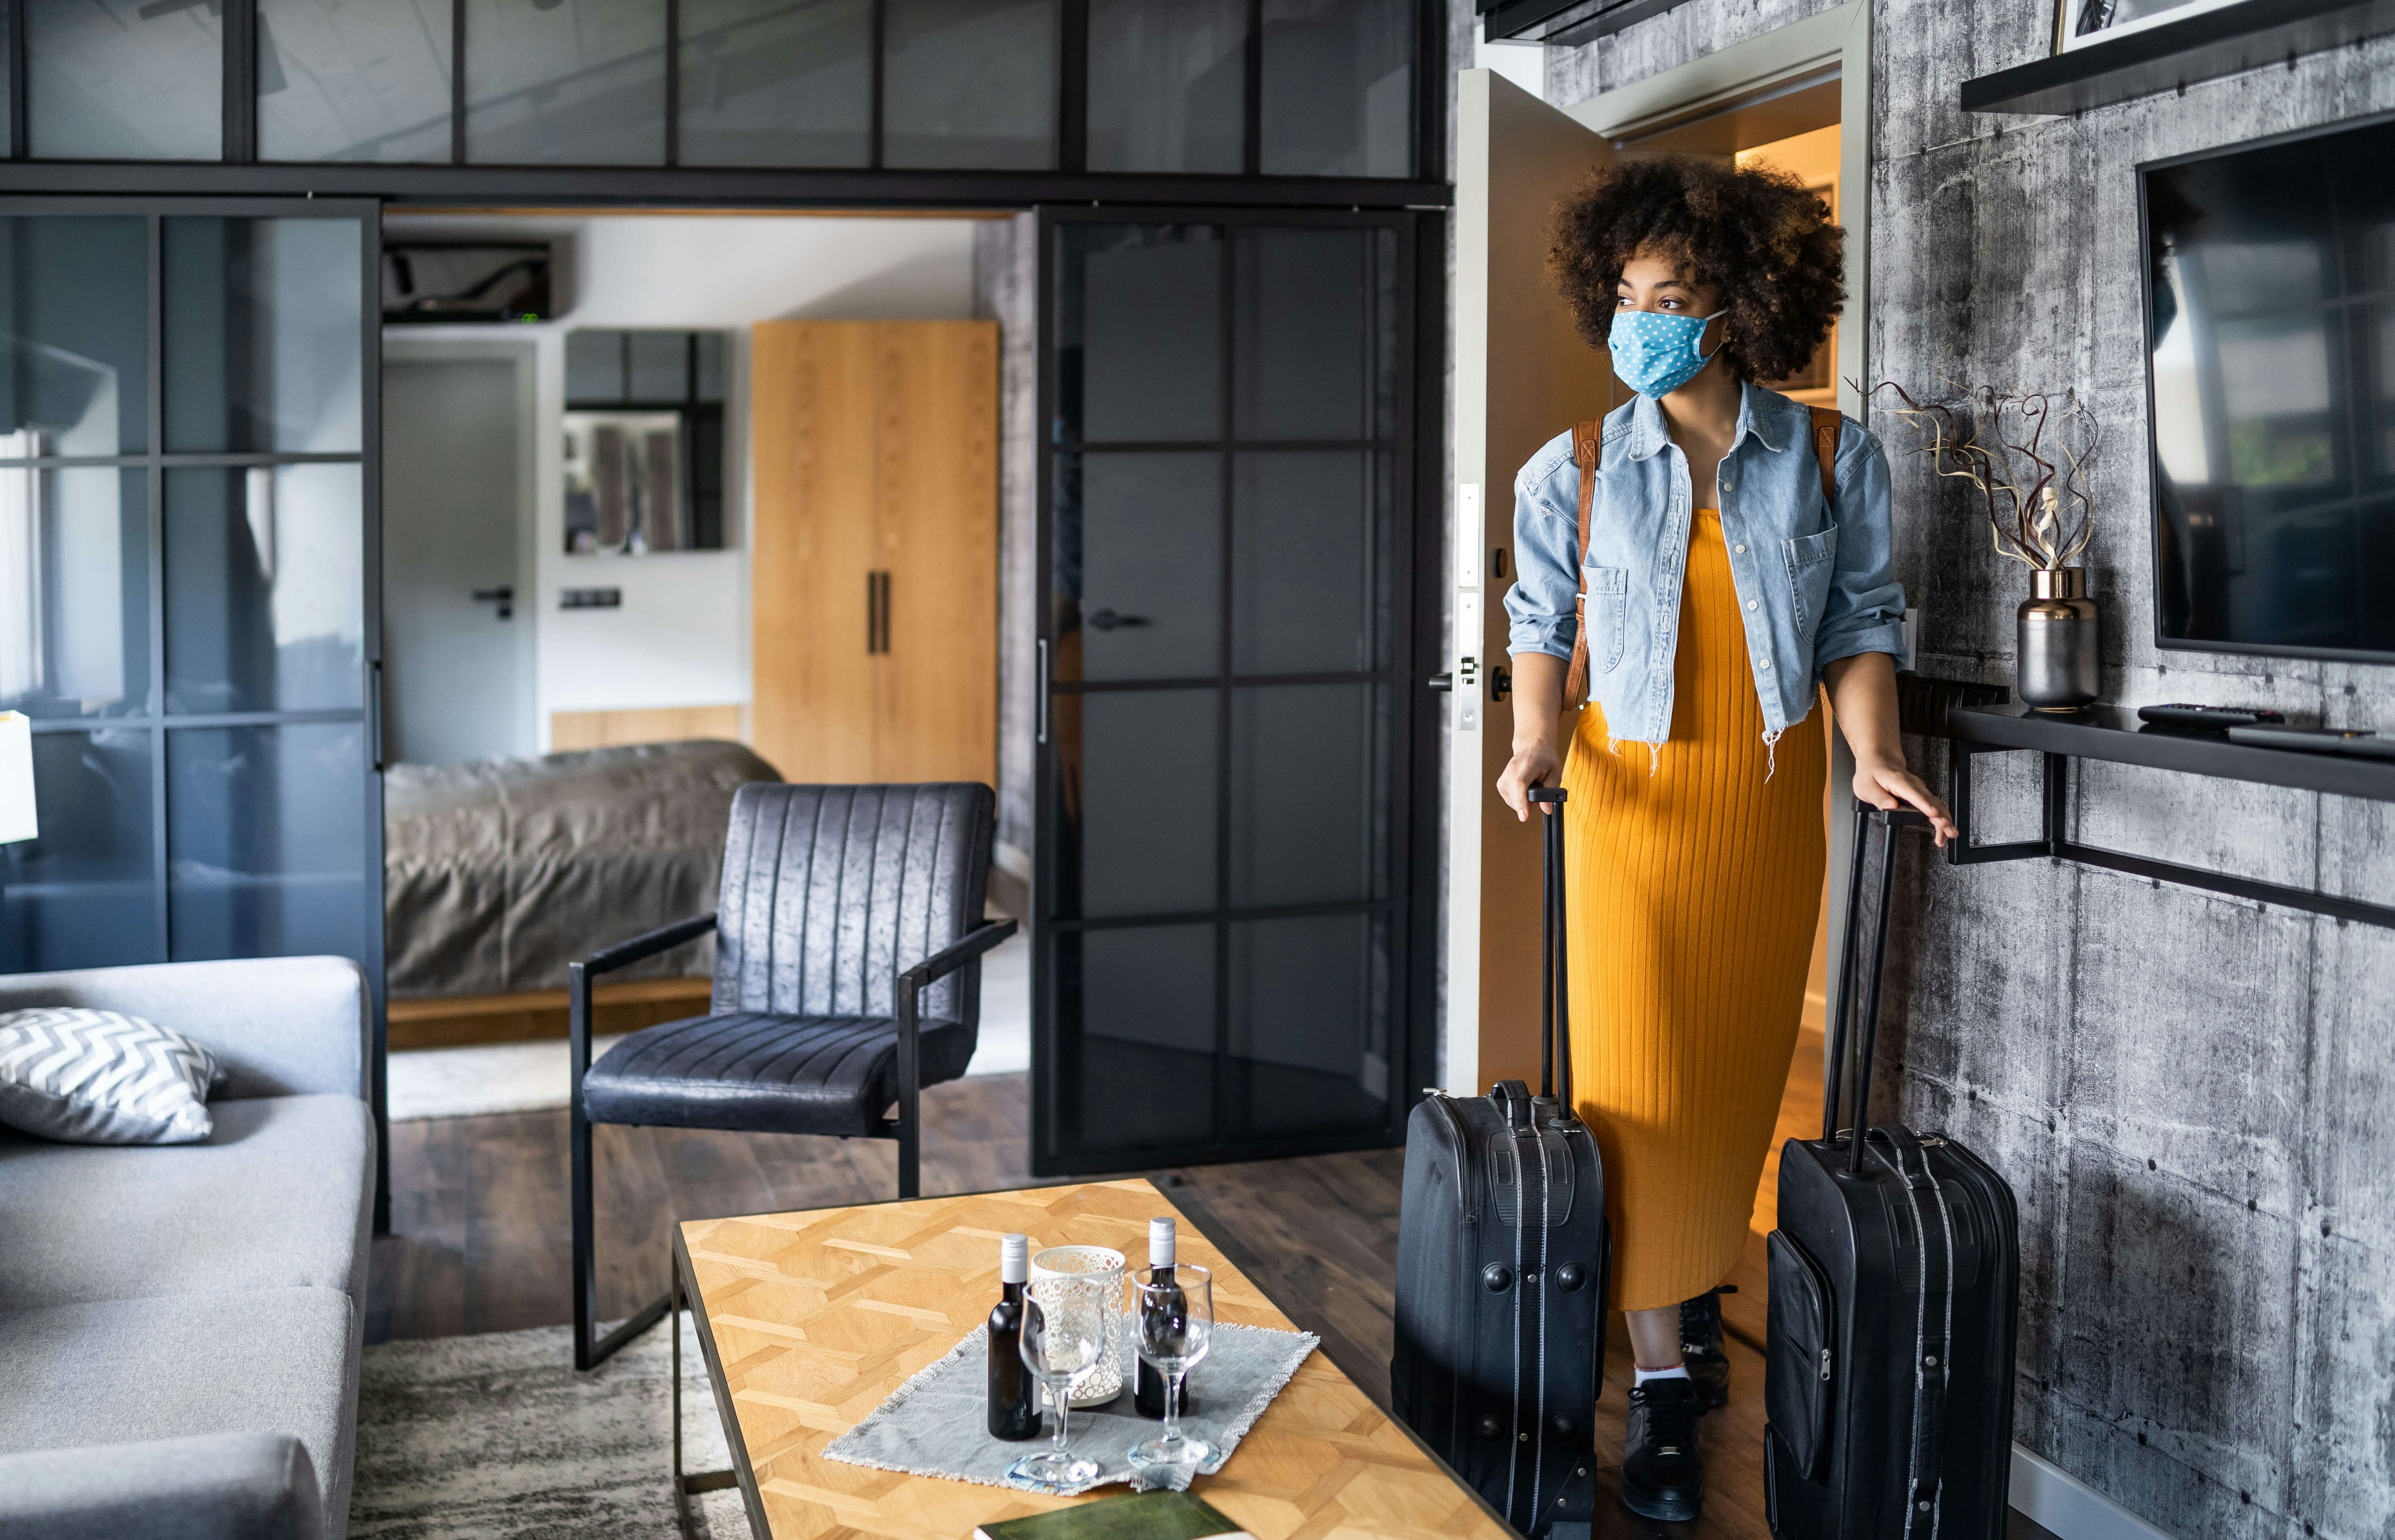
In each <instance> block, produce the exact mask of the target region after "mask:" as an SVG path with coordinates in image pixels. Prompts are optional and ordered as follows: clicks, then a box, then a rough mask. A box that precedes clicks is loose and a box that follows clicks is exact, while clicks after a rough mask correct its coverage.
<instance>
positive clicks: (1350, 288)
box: [1233, 229, 1397, 439]
mask: <svg viewBox="0 0 2395 1540" xmlns="http://www.w3.org/2000/svg"><path fill="white" fill-rule="evenodd" d="M1396 241H1397V238H1396V232H1395V231H1392V230H1271V229H1265V230H1243V231H1241V232H1239V233H1238V241H1237V254H1238V256H1237V264H1238V266H1237V284H1236V285H1234V286H1235V287H1236V288H1237V293H1238V308H1237V315H1236V317H1235V318H1234V333H1235V338H1236V340H1235V343H1234V351H1233V357H1234V359H1235V360H1236V364H1235V367H1236V369H1237V382H1236V384H1235V385H1234V386H1233V393H1234V394H1235V395H1237V397H1238V423H1239V436H1240V437H1241V438H1264V439H1353V438H1387V437H1390V436H1392V435H1394V434H1395V433H1396V372H1397V272H1396Z"/></svg>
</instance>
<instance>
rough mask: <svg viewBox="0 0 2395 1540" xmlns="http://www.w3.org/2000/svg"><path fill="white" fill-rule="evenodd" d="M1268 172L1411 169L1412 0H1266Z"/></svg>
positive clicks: (1405, 172) (1366, 173) (1399, 173)
mask: <svg viewBox="0 0 2395 1540" xmlns="http://www.w3.org/2000/svg"><path fill="white" fill-rule="evenodd" d="M1414 19H1415V12H1414V5H1413V0H1264V113H1263V116H1264V124H1263V134H1264V143H1263V145H1262V156H1261V159H1262V164H1263V167H1264V174H1265V175H1267V176H1279V177H1403V176H1409V175H1410V174H1411V173H1412V171H1413V133H1414Z"/></svg>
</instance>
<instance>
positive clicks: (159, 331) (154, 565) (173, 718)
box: [0, 196, 390, 1228]
mask: <svg viewBox="0 0 2395 1540" xmlns="http://www.w3.org/2000/svg"><path fill="white" fill-rule="evenodd" d="M195 216H196V217H199V218H218V219H355V220H356V221H357V223H358V233H359V240H358V245H359V259H360V260H359V269H358V285H359V286H358V295H359V303H358V309H359V312H360V313H359V337H358V346H359V349H360V350H361V352H360V355H359V384H360V392H361V395H360V401H359V406H358V411H359V422H358V435H359V436H358V447H357V449H356V450H355V451H354V452H343V453H337V454H294V453H286V452H277V451H271V450H258V451H226V452H208V453H178V452H173V451H169V450H168V449H167V448H166V422H165V413H166V388H165V285H166V273H165V261H164V256H165V252H164V246H165V221H166V220H168V219H185V218H192V217H195ZM0 217H23V218H39V217H72V218H82V219H91V218H109V217H114V218H119V219H143V220H144V221H145V222H146V223H147V225H148V233H149V271H148V277H147V285H148V296H147V307H148V316H147V320H146V325H147V328H148V338H149V343H148V346H149V351H148V356H147V360H146V364H145V367H146V368H147V370H148V373H149V378H148V381H147V384H146V387H145V389H146V394H147V399H146V403H145V405H144V411H145V414H146V419H147V420H146V425H145V429H144V443H145V445H147V447H146V448H145V449H144V450H143V451H142V452H140V453H138V454H119V455H42V456H27V457H11V458H6V459H0V467H5V468H6V469H8V470H12V471H13V470H34V471H51V470H72V469H76V468H84V467H96V468H102V469H106V468H117V469H120V470H128V471H143V472H144V473H145V481H146V483H147V493H148V499H149V506H148V510H147V511H148V543H147V545H146V546H145V548H144V559H145V560H146V561H147V562H148V564H149V572H150V582H149V594H148V609H147V624H148V627H149V638H148V644H147V651H146V654H145V658H146V667H147V670H148V673H149V680H148V682H147V694H148V699H147V700H146V701H145V702H144V704H143V708H142V710H140V711H139V712H138V713H133V714H128V715H122V716H104V717H97V716H79V717H35V718H34V719H33V732H35V733H36V734H40V735H44V736H46V735H49V734H85V735H88V734H91V733H95V732H140V733H142V734H144V735H146V736H147V737H148V738H149V740H150V808H149V812H150V837H151V852H150V858H151V882H152V886H153V890H154V892H155V893H156V896H157V906H158V908H157V944H156V951H157V960H158V961H159V962H161V963H164V962H167V961H169V960H171V959H172V958H173V956H174V930H173V921H172V919H171V909H172V905H171V903H170V902H169V899H170V896H171V887H170V883H169V878H170V875H171V873H170V870H169V855H168V852H169V850H170V848H171V846H172V840H171V828H170V824H169V815H168V810H167V790H168V785H167V770H166V739H167V737H168V735H169V734H172V733H176V732H180V731H186V730H191V729H195V728H210V727H214V728H224V727H280V726H300V725H308V724H360V725H362V726H363V727H364V732H365V751H366V766H365V768H366V774H365V776H364V777H363V781H364V786H363V790H362V794H363V796H364V809H363V819H364V833H365V843H364V849H363V851H362V853H361V857H360V858H361V860H362V862H363V866H362V868H361V873H362V875H361V883H360V885H361V886H362V888H363V889H364V913H363V914H362V915H361V917H360V922H359V932H360V936H361V938H362V940H363V943H364V946H363V949H364V952H365V954H366V955H364V957H361V958H359V959H358V963H359V966H361V967H363V968H364V970H365V974H366V982H367V987H368V989H369V990H370V991H371V994H372V1006H373V1010H372V1019H373V1025H372V1034H373V1035H372V1041H371V1042H370V1043H369V1045H368V1051H369V1053H370V1054H371V1055H372V1062H371V1063H370V1064H369V1066H368V1067H367V1079H368V1081H369V1082H371V1083H370V1085H369V1087H368V1091H369V1099H370V1100H371V1101H372V1103H373V1106H374V1116H375V1136H376V1143H377V1171H378V1172H383V1173H387V1172H388V1171H389V1170H390V1125H389V1122H388V1120H387V1116H386V1109H387V1103H386V1100H385V1095H384V1086H383V1072H382V1066H383V1055H384V1045H385V1035H384V1034H385V1030H386V1029H385V1024H384V999H383V891H382V862H383V825H382V776H381V774H380V772H381V770H382V767H383V730H382V716H383V713H382V478H381V477H380V476H379V475H377V474H375V473H373V472H374V471H375V469H376V468H377V467H378V466H379V465H380V464H381V463H382V370H381V358H382V315H381V312H380V310H379V309H378V307H377V303H376V296H377V294H379V293H380V284H381V277H380V273H381V269H382V235H381V228H382V226H381V211H380V208H379V206H377V205H376V204H374V203H372V202H370V201H361V200H354V199H336V198H318V199H315V200H312V201H309V200H298V201H295V200H292V199H289V198H274V199H227V198H191V199H180V200H175V201H172V202H168V201H166V200H162V199H158V198H141V199H117V198H27V197H7V196H0ZM325 464H333V465H356V466H358V467H360V468H361V471H362V473H361V475H360V478H359V483H360V485H359V498H360V505H361V511H362V513H363V516H364V531H363V535H362V539H361V548H360V561H359V566H360V578H361V580H362V582H363V584H364V591H363V592H362V593H361V595H360V604H361V611H360V618H361V623H362V626H363V629H364V659H363V666H362V668H361V676H362V677H361V679H360V686H361V690H362V698H361V699H360V701H359V703H358V705H357V707H356V708H355V709H353V710H289V711H280V710H260V711H209V712H184V711H171V710H168V709H167V705H166V581H167V573H166V551H165V541H166V530H165V484H166V472H167V471H174V470H183V469H199V470H210V469H214V470H228V469H245V468H248V467H253V466H257V467H271V466H283V465H325ZM377 1186H378V1190H377V1215H378V1218H377V1225H378V1227H381V1228H387V1227H382V1221H381V1218H380V1217H379V1216H380V1215H383V1214H384V1213H386V1212H387V1205H388V1203H389V1197H388V1189H387V1188H385V1187H383V1186H382V1184H380V1183H378V1184H377Z"/></svg>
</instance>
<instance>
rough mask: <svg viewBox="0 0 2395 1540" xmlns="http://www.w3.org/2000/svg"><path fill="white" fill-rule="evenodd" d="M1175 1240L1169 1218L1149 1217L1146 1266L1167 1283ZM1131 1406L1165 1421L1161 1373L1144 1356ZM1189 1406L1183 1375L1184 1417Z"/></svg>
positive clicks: (1147, 1415)
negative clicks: (1157, 1272) (1156, 1272)
mask: <svg viewBox="0 0 2395 1540" xmlns="http://www.w3.org/2000/svg"><path fill="white" fill-rule="evenodd" d="M1174 1239H1175V1237H1174V1231H1173V1225H1172V1221H1171V1220H1170V1219H1162V1218H1158V1219H1150V1220H1149V1221H1148V1222H1147V1265H1148V1266H1149V1267H1151V1268H1159V1269H1161V1270H1162V1274H1163V1277H1162V1279H1161V1280H1160V1281H1168V1282H1169V1281H1171V1276H1172V1268H1173V1255H1172V1254H1173V1242H1174ZM1133 1329H1134V1330H1136V1329H1137V1326H1136V1323H1134V1324H1133ZM1136 1347H1137V1345H1136V1344H1134V1345H1133V1348H1134V1351H1136ZM1131 1405H1132V1406H1134V1407H1136V1408H1137V1409H1138V1411H1139V1414H1140V1415H1141V1416H1143V1417H1153V1418H1155V1419H1156V1420H1157V1421H1158V1422H1162V1421H1163V1420H1164V1376H1163V1375H1162V1374H1158V1373H1157V1372H1156V1370H1155V1368H1154V1366H1153V1365H1151V1364H1150V1363H1149V1362H1148V1361H1147V1360H1145V1359H1141V1360H1140V1361H1139V1367H1138V1370H1137V1373H1136V1375H1135V1377H1134V1378H1133V1380H1132V1382H1131ZM1189 1408H1190V1395H1189V1379H1188V1376H1186V1375H1184V1376H1183V1377H1182V1380H1181V1414H1182V1415H1183V1416H1184V1417H1185V1416H1187V1415H1188V1414H1189Z"/></svg>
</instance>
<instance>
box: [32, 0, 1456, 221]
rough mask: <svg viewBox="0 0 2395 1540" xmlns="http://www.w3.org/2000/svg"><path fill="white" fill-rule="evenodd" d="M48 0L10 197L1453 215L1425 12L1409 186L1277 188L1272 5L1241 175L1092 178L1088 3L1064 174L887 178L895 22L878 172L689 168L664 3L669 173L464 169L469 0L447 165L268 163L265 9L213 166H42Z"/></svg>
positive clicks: (671, 16) (1069, 96) (1249, 58)
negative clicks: (1271, 131)
mask: <svg viewBox="0 0 2395 1540" xmlns="http://www.w3.org/2000/svg"><path fill="white" fill-rule="evenodd" d="M35 3H36V0H0V5H5V6H6V7H7V37H8V45H9V46H8V55H7V69H8V107H9V118H10V133H9V138H8V153H7V157H6V158H5V159H0V193H4V192H25V193H40V192H98V193H119V194H138V193H165V194H184V195H188V194H212V195H218V196H267V195H272V194H278V193H282V194H297V195H300V196H310V197H315V196H342V197H351V196H355V197H379V198H389V199H398V200H419V201H444V200H457V201H465V202H475V201H488V200H492V199H500V198H504V199H509V200H521V201H524V202H531V203H542V202H555V203H564V202H571V203H583V204H589V205H593V206H603V205H625V204H640V205H651V206H655V205H670V204H697V205H721V204H726V203H742V204H756V205H760V206H785V205H787V206H838V207H859V208H865V207H882V206H893V207H907V208H940V207H951V208H1028V207H1032V206H1037V205H1040V204H1047V203H1087V202H1092V201H1105V202H1116V203H1122V202H1131V203H1155V204H1166V205H1186V206H1195V205H1211V206H1270V207H1278V206H1289V207H1305V206H1317V207H1339V208H1396V207H1443V206H1446V205H1447V204H1449V202H1450V201H1451V199H1452V192H1451V189H1450V188H1449V185H1448V183H1447V181H1446V179H1445V167H1446V164H1447V71H1446V30H1445V20H1446V14H1445V11H1444V9H1443V7H1439V6H1437V5H1435V4H1433V3H1432V0H1415V7H1414V111H1413V136H1412V138H1413V157H1412V158H1413V163H1414V174H1413V175H1412V176H1411V177H1405V178H1373V177H1292V176H1265V175H1263V174H1262V173H1261V172H1260V171H1259V169H1258V167H1259V166H1260V165H1261V140H1262V134H1263V81H1264V34H1263V17H1264V0H1248V44H1247V53H1246V60H1245V72H1244V73H1245V77H1246V89H1247V97H1246V124H1245V130H1244V133H1243V135H1242V139H1243V149H1242V166H1243V168H1244V169H1243V170H1242V171H1241V172H1240V173H1239V174H1238V175H1236V176H1234V175H1224V174H1204V173H1162V172H1159V173H1112V172H1099V173H1092V172H1091V171H1089V170H1088V169H1087V153H1086V152H1087V146H1088V138H1089V136H1088V99H1089V91H1088V59H1089V11H1090V0H1059V19H1060V23H1061V24H1060V25H1059V26H1058V28H1057V34H1058V35H1057V52H1058V58H1057V103H1056V113H1057V121H1056V147H1057V165H1056V166H1055V167H1054V168H1053V169H1052V170H1047V171H969V170H893V169H889V168H885V167H883V166H881V164H880V162H881V158H882V115H883V114H882V90H881V79H882V70H883V62H882V60H883V47H882V43H883V38H884V35H885V29H884V27H883V17H884V13H885V11H886V10H887V6H888V0H872V5H873V60H872V68H873V86H872V103H873V105H872V126H871V132H872V139H871V146H872V147H871V154H870V159H871V162H872V164H871V165H870V166H867V167H863V168H827V167H791V168H778V167H747V166H683V165H681V164H679V152H680V148H681V146H680V143H679V139H680V127H679V120H680V117H681V0H661V3H662V7H663V14H664V20H663V25H664V29H665V31H664V39H663V43H662V45H661V46H662V49H663V52H664V61H665V135H664V161H663V163H662V164H658V165H646V166H507V165H496V164H480V165H477V164H469V163H468V161H467V159H466V69H465V62H464V61H465V59H466V54H465V50H464V47H463V45H464V44H465V43H466V41H467V38H466V0H452V4H451V33H450V38H451V54H450V71H449V75H450V80H449V109H450V115H449V160H448V162H447V163H446V164H442V163H438V162H398V161H313V162H281V161H274V162H269V161H260V160H259V159H258V0H221V4H222V16H223V19H224V57H223V70H224V79H223V103H224V107H223V111H224V129H223V149H222V158H221V159H219V160H214V161H171V162H156V161H67V160H35V159H33V158H32V157H31V155H30V154H29V153H28V148H29V144H30V132H29V129H30V116H29V99H28V92H27V88H26V87H27V49H26V26H25V13H26V9H27V7H30V6H32V5H33V4H35Z"/></svg>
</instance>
